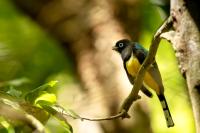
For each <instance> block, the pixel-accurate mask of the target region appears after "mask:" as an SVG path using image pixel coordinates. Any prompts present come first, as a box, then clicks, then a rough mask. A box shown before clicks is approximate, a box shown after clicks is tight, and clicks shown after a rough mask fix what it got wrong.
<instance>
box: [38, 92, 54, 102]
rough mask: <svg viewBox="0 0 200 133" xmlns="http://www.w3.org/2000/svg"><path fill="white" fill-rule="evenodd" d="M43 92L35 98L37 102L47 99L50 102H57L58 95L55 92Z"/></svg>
mask: <svg viewBox="0 0 200 133" xmlns="http://www.w3.org/2000/svg"><path fill="white" fill-rule="evenodd" d="M41 93H42V94H41V95H40V96H38V97H37V98H36V99H35V104H37V102H38V101H46V102H48V103H50V104H55V103H56V95H55V94H53V93H47V92H46V91H43V92H41Z"/></svg>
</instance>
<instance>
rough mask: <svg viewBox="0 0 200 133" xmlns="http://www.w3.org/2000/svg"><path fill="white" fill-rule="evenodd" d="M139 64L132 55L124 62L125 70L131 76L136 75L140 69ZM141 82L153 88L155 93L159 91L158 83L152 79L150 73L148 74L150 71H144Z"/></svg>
mask: <svg viewBox="0 0 200 133" xmlns="http://www.w3.org/2000/svg"><path fill="white" fill-rule="evenodd" d="M140 66H141V64H140V62H139V61H138V59H137V58H135V57H134V56H133V55H132V56H131V57H130V59H129V60H128V61H127V62H126V68H127V71H128V73H129V74H130V75H131V76H133V77H135V76H136V75H137V73H138V71H139V69H140ZM143 83H144V85H145V86H148V87H150V88H151V89H153V90H155V91H156V92H157V93H159V92H160V91H159V86H158V84H157V83H156V81H155V80H154V78H153V77H152V75H150V73H149V72H148V71H147V72H146V73H145V76H144V82H143Z"/></svg>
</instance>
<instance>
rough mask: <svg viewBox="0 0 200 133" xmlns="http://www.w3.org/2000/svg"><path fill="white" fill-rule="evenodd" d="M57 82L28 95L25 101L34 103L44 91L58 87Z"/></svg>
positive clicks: (51, 82)
mask: <svg viewBox="0 0 200 133" xmlns="http://www.w3.org/2000/svg"><path fill="white" fill-rule="evenodd" d="M56 83H57V81H50V82H48V83H46V84H44V85H41V86H39V87H38V88H36V89H34V90H32V91H30V92H29V93H27V94H26V96H25V100H26V101H29V102H31V103H34V101H35V99H36V98H37V97H38V96H39V95H40V94H41V92H42V91H45V90H47V89H48V88H52V87H54V86H55V85H56Z"/></svg>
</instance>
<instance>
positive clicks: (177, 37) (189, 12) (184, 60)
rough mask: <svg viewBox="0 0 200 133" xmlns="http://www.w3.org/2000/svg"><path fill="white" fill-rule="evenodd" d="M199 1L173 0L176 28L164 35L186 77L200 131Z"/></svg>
mask: <svg viewBox="0 0 200 133" xmlns="http://www.w3.org/2000/svg"><path fill="white" fill-rule="evenodd" d="M198 8H199V2H198V1H194V0H193V1H190V0H186V1H183V0H171V15H172V17H173V27H174V29H173V30H172V31H170V32H168V33H166V34H163V37H164V38H166V39H167V40H169V41H170V42H171V43H172V44H173V47H174V49H175V52H176V57H177V59H178V61H179V67H180V70H181V72H182V74H183V76H184V77H185V78H186V81H187V86H188V92H189V96H190V99H191V103H192V108H193V113H194V119H195V124H196V132H197V133H200V34H199V27H200V21H199V20H200V11H199V9H198Z"/></svg>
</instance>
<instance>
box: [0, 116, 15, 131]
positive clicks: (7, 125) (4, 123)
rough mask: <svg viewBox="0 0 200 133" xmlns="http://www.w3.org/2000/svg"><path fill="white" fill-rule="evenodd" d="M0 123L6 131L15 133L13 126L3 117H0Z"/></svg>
mask: <svg viewBox="0 0 200 133" xmlns="http://www.w3.org/2000/svg"><path fill="white" fill-rule="evenodd" d="M0 125H1V126H2V127H4V128H5V129H6V130H7V133H15V130H14V128H13V127H12V125H11V124H10V123H8V122H7V121H6V120H5V119H4V118H3V117H0Z"/></svg>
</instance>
